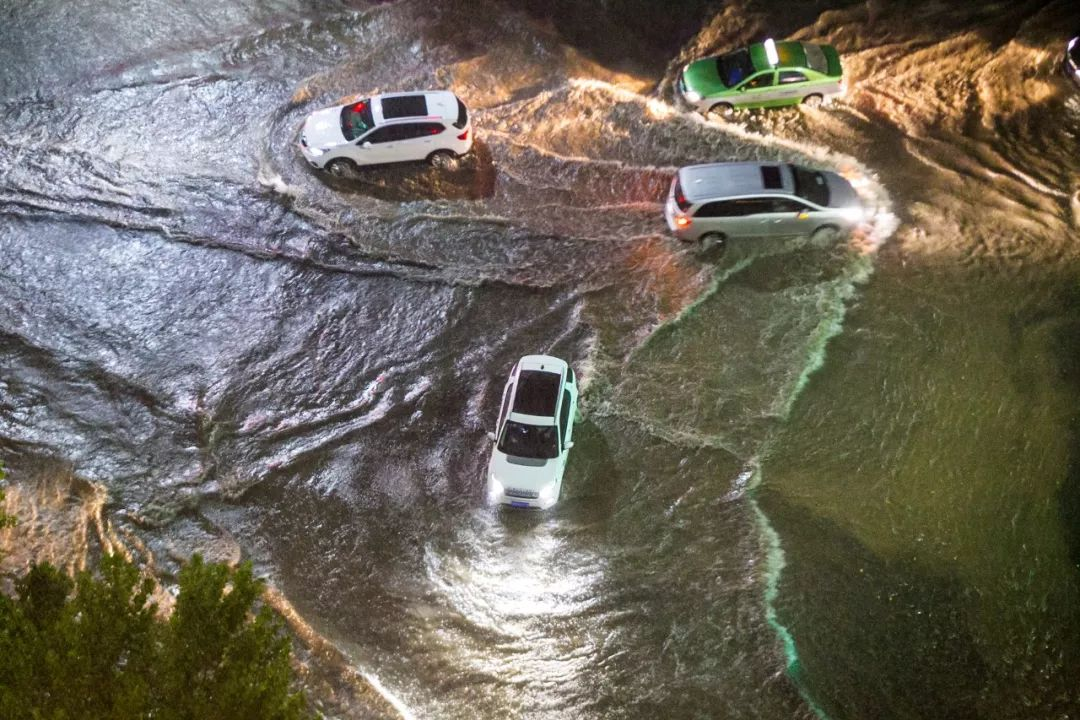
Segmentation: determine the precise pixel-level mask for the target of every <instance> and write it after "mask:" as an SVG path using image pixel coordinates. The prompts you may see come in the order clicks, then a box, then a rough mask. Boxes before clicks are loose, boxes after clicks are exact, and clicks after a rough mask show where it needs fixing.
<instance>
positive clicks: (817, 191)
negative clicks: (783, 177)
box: [790, 165, 829, 205]
mask: <svg viewBox="0 0 1080 720" xmlns="http://www.w3.org/2000/svg"><path fill="white" fill-rule="evenodd" d="M790 167H791V172H792V175H794V176H795V194H796V195H798V196H799V197H801V198H804V199H806V200H809V201H810V202H812V203H814V204H815V205H828V204H829V185H828V183H826V182H825V176H824V175H822V174H821V173H819V172H817V171H816V170H807V169H806V168H801V167H798V166H796V165H792V166H790Z"/></svg>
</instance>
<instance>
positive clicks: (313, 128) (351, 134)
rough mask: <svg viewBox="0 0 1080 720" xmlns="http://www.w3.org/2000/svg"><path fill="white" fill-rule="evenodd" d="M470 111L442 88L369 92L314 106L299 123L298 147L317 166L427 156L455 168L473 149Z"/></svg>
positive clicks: (434, 162)
mask: <svg viewBox="0 0 1080 720" xmlns="http://www.w3.org/2000/svg"><path fill="white" fill-rule="evenodd" d="M471 131H472V128H471V126H470V125H469V111H468V110H467V109H466V108H465V103H463V102H461V100H459V99H458V97H457V96H456V95H454V93H452V92H449V91H447V90H434V91H426V92H410V93H388V94H384V95H372V96H371V97H369V98H364V99H362V100H357V101H356V102H351V103H348V104H347V105H335V106H334V107H329V108H324V109H322V110H316V111H315V112H313V113H311V115H309V116H308V118H307V120H306V121H304V128H303V130H302V131H301V132H300V151H301V152H302V153H303V154H304V157H305V158H307V161H308V162H309V163H311V166H312V167H314V168H317V169H320V170H321V169H326V170H329V171H331V172H334V173H340V172H341V171H342V170H345V169H347V168H355V167H359V166H361V165H382V164H384V163H395V162H407V161H410V160H427V161H428V162H430V163H431V164H432V165H435V166H436V167H454V166H455V165H456V164H457V158H459V157H461V156H462V155H464V154H466V153H467V152H469V150H471V149H472V144H473V137H472V132H471Z"/></svg>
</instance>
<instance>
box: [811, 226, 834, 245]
mask: <svg viewBox="0 0 1080 720" xmlns="http://www.w3.org/2000/svg"><path fill="white" fill-rule="evenodd" d="M839 239H840V228H838V227H836V226H835V225H822V226H821V227H819V228H818V229H817V230H815V231H814V232H812V233H811V234H810V242H812V243H813V244H815V245H831V244H832V243H834V242H836V241H837V240H839Z"/></svg>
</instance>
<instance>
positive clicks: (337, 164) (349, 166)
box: [326, 158, 356, 177]
mask: <svg viewBox="0 0 1080 720" xmlns="http://www.w3.org/2000/svg"><path fill="white" fill-rule="evenodd" d="M354 170H356V163H354V162H353V161H352V160H350V159H348V158H334V159H333V160H331V161H330V162H328V163H326V171H327V172H328V173H330V174H331V175H333V176H334V177H345V176H346V175H348V174H349V173H351V172H353V171H354Z"/></svg>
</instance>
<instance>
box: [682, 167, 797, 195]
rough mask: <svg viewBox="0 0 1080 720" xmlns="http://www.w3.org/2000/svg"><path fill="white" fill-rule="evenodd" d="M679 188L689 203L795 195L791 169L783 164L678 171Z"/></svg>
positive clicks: (687, 168)
mask: <svg viewBox="0 0 1080 720" xmlns="http://www.w3.org/2000/svg"><path fill="white" fill-rule="evenodd" d="M679 185H680V187H681V188H682V192H683V195H684V196H685V197H686V199H687V200H688V201H689V202H692V203H696V202H699V201H701V200H718V199H723V198H729V197H742V196H745V195H754V194H759V193H767V194H769V195H785V194H786V195H790V194H794V192H795V180H794V178H793V177H792V175H791V168H789V167H788V166H787V165H785V164H782V163H756V162H740V163H712V164H709V165H688V166H687V167H684V168H681V169H680V170H679Z"/></svg>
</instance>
